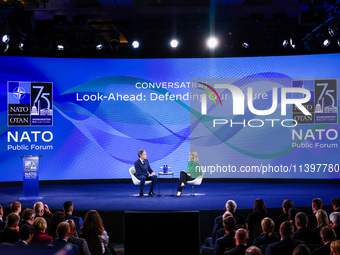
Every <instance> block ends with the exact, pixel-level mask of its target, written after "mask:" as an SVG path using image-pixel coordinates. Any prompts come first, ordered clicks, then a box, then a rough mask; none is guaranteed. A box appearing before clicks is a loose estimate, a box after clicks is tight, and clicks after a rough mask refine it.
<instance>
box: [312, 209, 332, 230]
mask: <svg viewBox="0 0 340 255" xmlns="http://www.w3.org/2000/svg"><path fill="white" fill-rule="evenodd" d="M315 218H316V222H317V227H316V228H314V229H313V231H314V232H316V233H318V234H320V231H321V229H322V228H323V227H327V226H329V220H328V215H327V213H326V212H325V211H324V210H322V209H320V210H318V211H317V212H316V214H315Z"/></svg>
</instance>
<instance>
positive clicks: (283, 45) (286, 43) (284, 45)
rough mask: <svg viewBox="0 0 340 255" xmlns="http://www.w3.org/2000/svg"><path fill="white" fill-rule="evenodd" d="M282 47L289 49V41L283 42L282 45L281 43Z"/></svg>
mask: <svg viewBox="0 0 340 255" xmlns="http://www.w3.org/2000/svg"><path fill="white" fill-rule="evenodd" d="M281 46H282V47H284V48H285V47H287V46H288V40H287V39H285V40H283V41H282V43H281Z"/></svg>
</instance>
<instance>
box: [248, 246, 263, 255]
mask: <svg viewBox="0 0 340 255" xmlns="http://www.w3.org/2000/svg"><path fill="white" fill-rule="evenodd" d="M245 255H262V251H261V249H260V248H258V247H256V246H250V247H249V248H248V249H247V250H246V253H245Z"/></svg>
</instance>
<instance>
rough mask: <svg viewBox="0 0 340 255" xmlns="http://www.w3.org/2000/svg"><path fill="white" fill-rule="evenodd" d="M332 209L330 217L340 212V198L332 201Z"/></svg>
mask: <svg viewBox="0 0 340 255" xmlns="http://www.w3.org/2000/svg"><path fill="white" fill-rule="evenodd" d="M332 207H333V211H331V212H330V213H329V215H330V214H331V213H333V212H340V197H335V198H333V199H332Z"/></svg>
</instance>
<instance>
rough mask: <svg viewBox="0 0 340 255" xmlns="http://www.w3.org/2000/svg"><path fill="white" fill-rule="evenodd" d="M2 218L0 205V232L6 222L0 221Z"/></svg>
mask: <svg viewBox="0 0 340 255" xmlns="http://www.w3.org/2000/svg"><path fill="white" fill-rule="evenodd" d="M3 216H4V209H3V208H2V206H1V205H0V230H2V229H3V228H4V227H5V225H6V221H4V220H3V219H2V217H3Z"/></svg>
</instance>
